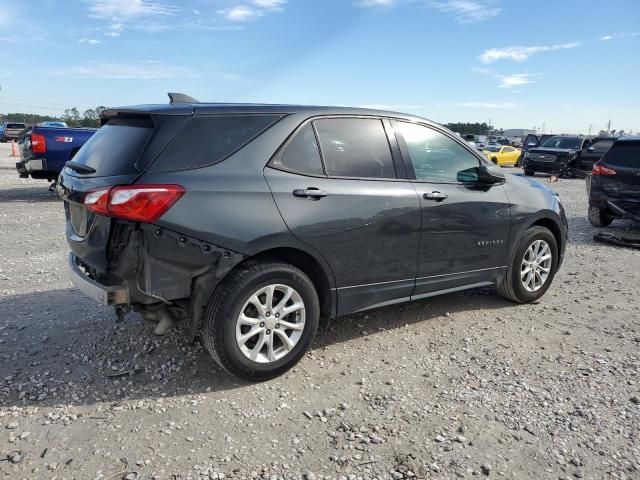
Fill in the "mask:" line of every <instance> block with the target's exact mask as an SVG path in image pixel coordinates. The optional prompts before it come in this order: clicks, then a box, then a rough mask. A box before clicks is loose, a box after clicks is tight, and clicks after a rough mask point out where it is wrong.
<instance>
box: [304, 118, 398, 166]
mask: <svg viewBox="0 0 640 480" xmlns="http://www.w3.org/2000/svg"><path fill="white" fill-rule="evenodd" d="M314 123H315V126H316V129H317V131H318V138H319V140H320V147H321V150H322V156H323V158H324V163H325V167H326V169H327V175H329V176H335V177H356V178H396V173H395V169H394V168H393V160H392V158H391V149H390V147H389V141H388V140H387V135H386V133H385V131H384V127H383V126H382V121H381V120H379V119H369V118H327V119H322V120H316V121H315V122H314Z"/></svg>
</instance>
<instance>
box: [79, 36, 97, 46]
mask: <svg viewBox="0 0 640 480" xmlns="http://www.w3.org/2000/svg"><path fill="white" fill-rule="evenodd" d="M78 43H88V44H89V45H98V44H99V43H102V42H101V41H100V40H96V39H95V38H81V39H80V40H78Z"/></svg>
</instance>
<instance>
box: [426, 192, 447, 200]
mask: <svg viewBox="0 0 640 480" xmlns="http://www.w3.org/2000/svg"><path fill="white" fill-rule="evenodd" d="M447 197H448V195H447V194H446V193H442V192H427V193H425V194H424V195H423V196H422V198H424V199H425V200H435V201H436V202H441V201H442V200H444V199H445V198H447Z"/></svg>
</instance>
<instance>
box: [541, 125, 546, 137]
mask: <svg viewBox="0 0 640 480" xmlns="http://www.w3.org/2000/svg"><path fill="white" fill-rule="evenodd" d="M545 125H546V123H544V122H542V132H541V133H542V134H543V135H544V127H545Z"/></svg>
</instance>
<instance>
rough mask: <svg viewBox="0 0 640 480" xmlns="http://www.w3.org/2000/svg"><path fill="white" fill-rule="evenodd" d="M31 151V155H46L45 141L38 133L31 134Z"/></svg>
mask: <svg viewBox="0 0 640 480" xmlns="http://www.w3.org/2000/svg"><path fill="white" fill-rule="evenodd" d="M31 151H32V152H33V153H47V140H46V138H44V135H42V134H40V133H32V134H31Z"/></svg>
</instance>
